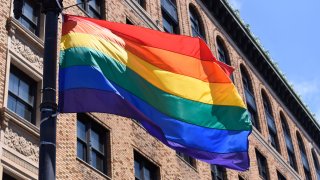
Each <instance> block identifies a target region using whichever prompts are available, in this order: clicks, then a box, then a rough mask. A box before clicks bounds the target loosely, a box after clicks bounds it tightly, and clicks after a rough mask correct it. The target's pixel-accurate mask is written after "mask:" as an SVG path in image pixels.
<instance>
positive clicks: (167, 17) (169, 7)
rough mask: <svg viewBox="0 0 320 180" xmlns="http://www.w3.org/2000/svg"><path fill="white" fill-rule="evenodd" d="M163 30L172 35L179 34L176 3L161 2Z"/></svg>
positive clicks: (168, 0) (164, 0) (167, 0)
mask: <svg viewBox="0 0 320 180" xmlns="http://www.w3.org/2000/svg"><path fill="white" fill-rule="evenodd" d="M161 12H162V24H163V29H164V30H165V31H166V32H168V33H172V34H178V33H179V24H178V13H177V7H176V4H175V1H173V0H161Z"/></svg>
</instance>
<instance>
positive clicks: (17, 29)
mask: <svg viewBox="0 0 320 180" xmlns="http://www.w3.org/2000/svg"><path fill="white" fill-rule="evenodd" d="M6 29H7V31H8V32H9V35H10V34H11V35H15V34H17V33H18V34H21V33H22V34H23V35H25V37H27V38H28V40H30V41H32V42H33V43H32V44H36V45H37V46H38V47H39V48H41V49H43V47H44V41H43V39H41V38H40V37H38V36H36V35H35V34H34V33H32V32H31V31H29V30H28V29H27V28H25V27H24V26H23V25H22V24H21V23H20V22H19V21H18V20H16V19H15V18H14V17H9V18H8V19H7V22H6Z"/></svg>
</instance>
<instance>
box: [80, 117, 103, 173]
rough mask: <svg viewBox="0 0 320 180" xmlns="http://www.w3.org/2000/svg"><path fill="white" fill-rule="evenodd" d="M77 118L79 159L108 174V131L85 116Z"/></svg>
mask: <svg viewBox="0 0 320 180" xmlns="http://www.w3.org/2000/svg"><path fill="white" fill-rule="evenodd" d="M77 118H78V120H77V156H78V158H80V159H82V160H83V161H85V162H87V163H89V164H91V165H92V166H93V167H94V168H96V169H98V170H99V171H101V172H103V173H105V174H106V172H107V167H106V146H107V131H106V130H105V129H104V128H102V127H101V126H99V125H98V124H96V123H94V122H93V121H92V120H90V118H89V117H88V116H86V115H84V114H78V115H77Z"/></svg>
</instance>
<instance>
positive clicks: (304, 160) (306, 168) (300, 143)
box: [297, 133, 311, 180]
mask: <svg viewBox="0 0 320 180" xmlns="http://www.w3.org/2000/svg"><path fill="white" fill-rule="evenodd" d="M297 141H298V146H299V149H300V156H301V161H302V164H303V169H304V174H305V178H306V180H308V179H311V174H310V168H309V163H308V159H307V154H306V149H305V147H304V144H303V141H302V138H301V136H300V134H298V133H297Z"/></svg>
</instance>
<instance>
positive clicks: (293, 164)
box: [280, 114, 297, 170]
mask: <svg viewBox="0 0 320 180" xmlns="http://www.w3.org/2000/svg"><path fill="white" fill-rule="evenodd" d="M280 119H281V125H282V130H283V135H284V138H285V141H286V146H287V152H288V160H289V164H290V166H291V167H292V168H293V169H295V170H297V163H296V158H295V155H294V150H293V144H292V139H291V135H290V130H289V126H288V124H287V122H286V120H285V118H284V117H283V115H282V114H280Z"/></svg>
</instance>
